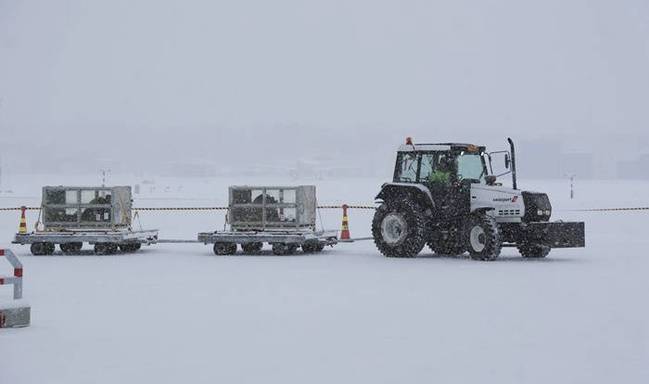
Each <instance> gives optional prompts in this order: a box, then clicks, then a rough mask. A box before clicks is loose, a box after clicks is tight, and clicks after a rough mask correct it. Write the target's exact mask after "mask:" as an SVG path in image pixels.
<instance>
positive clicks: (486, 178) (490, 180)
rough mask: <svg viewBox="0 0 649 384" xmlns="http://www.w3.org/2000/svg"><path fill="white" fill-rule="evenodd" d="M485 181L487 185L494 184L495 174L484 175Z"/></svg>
mask: <svg viewBox="0 0 649 384" xmlns="http://www.w3.org/2000/svg"><path fill="white" fill-rule="evenodd" d="M485 181H486V182H487V185H494V184H496V176H494V175H489V176H486V177H485Z"/></svg>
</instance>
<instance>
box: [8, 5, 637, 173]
mask: <svg viewBox="0 0 649 384" xmlns="http://www.w3.org/2000/svg"><path fill="white" fill-rule="evenodd" d="M648 11H649V4H647V3H646V2H643V1H623V2H620V3H610V2H606V1H595V2H593V1H572V2H562V1H549V2H543V3H542V4H538V3H528V2H523V3H522V2H517V1H490V2H472V1H462V2H453V3H436V4H430V3H429V2H425V1H406V2H404V1H354V2H347V1H327V2H313V3H309V4H305V3H303V2H299V1H278V2H272V3H267V2H263V1H249V2H237V3H233V4H231V3H224V2H217V3H213V2H207V1H206V2H201V1H194V2H155V1H138V2H127V1H112V2H104V3H97V2H93V3H87V2H82V1H68V2H56V3H51V2H42V1H27V2H12V1H0V57H2V58H3V59H2V60H0V132H1V136H0V145H2V147H3V151H2V162H3V167H4V173H5V174H7V173H11V172H14V173H25V172H61V173H66V172H68V171H69V172H78V171H79V170H83V169H99V168H100V167H103V166H105V165H106V164H110V163H119V164H120V167H121V168H122V169H129V168H131V167H132V168H133V169H134V170H142V168H145V169H150V170H151V172H156V171H157V169H158V168H157V167H158V165H160V164H162V163H174V162H175V163H200V162H205V163H210V164H216V165H222V166H223V167H224V168H235V169H236V168H241V169H246V168H247V167H250V166H254V165H259V164H263V165H269V166H275V167H283V166H287V164H289V165H290V164H295V163H296V162H298V161H306V160H310V159H313V158H316V157H323V156H324V157H328V158H333V159H341V158H342V159H345V162H346V163H349V164H351V166H359V167H370V166H374V165H372V164H379V165H376V167H377V169H379V170H380V169H383V167H385V166H386V165H387V166H389V165H390V164H391V163H392V162H393V158H394V151H395V148H396V147H397V146H398V145H399V144H400V143H402V142H403V140H404V138H405V137H406V136H413V137H414V138H415V140H416V141H417V140H419V141H425V142H447V141H459V142H472V143H476V144H484V145H487V146H488V148H489V149H491V150H499V149H504V148H505V145H506V142H505V139H506V137H508V136H511V137H513V138H514V139H515V140H516V142H517V143H519V144H521V151H520V153H519V157H520V158H521V162H527V163H528V164H532V168H541V167H542V166H543V163H544V162H545V161H547V159H545V158H543V157H541V156H542V155H543V151H542V149H543V148H539V149H538V151H531V150H533V149H534V148H533V147H534V145H533V143H534V142H536V141H540V142H545V143H546V144H547V145H546V147H552V145H553V144H552V143H553V142H554V143H559V144H560V145H561V147H562V148H559V149H558V150H559V151H560V152H562V153H582V154H583V153H585V154H593V156H594V157H603V159H599V160H598V159H595V160H593V161H594V164H593V172H595V175H594V176H593V177H597V176H598V175H600V176H601V177H615V176H616V175H617V174H618V172H617V171H611V170H607V168H606V166H607V165H601V164H599V163H600V162H604V161H611V160H614V161H616V162H623V161H636V162H637V161H640V160H641V159H642V156H647V154H648V153H649V150H647V149H646V148H647V145H648V144H649V132H648V130H647V126H648V125H649V124H648V123H649V111H648V110H647V108H646V104H647V103H646V101H647V100H648V99H649V97H648V96H649V71H648V70H647V68H649V37H648V36H649V23H648V21H649V12H648ZM548 143H549V144H548ZM528 148H531V150H530V151H528V150H527V149H528ZM602 148H606V149H607V155H606V156H601V153H602ZM609 151H612V152H613V153H608V152H609ZM537 152H538V153H537ZM546 152H547V151H546ZM532 156H534V157H532ZM81 162H83V164H79V166H78V167H77V169H75V163H81ZM334 163H335V161H334ZM530 176H532V177H533V176H535V174H531V175H530ZM642 177H649V176H642Z"/></svg>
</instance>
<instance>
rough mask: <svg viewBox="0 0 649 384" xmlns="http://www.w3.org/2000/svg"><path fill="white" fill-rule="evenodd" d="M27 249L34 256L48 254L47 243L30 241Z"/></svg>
mask: <svg viewBox="0 0 649 384" xmlns="http://www.w3.org/2000/svg"><path fill="white" fill-rule="evenodd" d="M29 250H30V251H31V252H32V255H34V256H43V255H47V254H48V247H47V243H32V245H31V246H30V247H29Z"/></svg>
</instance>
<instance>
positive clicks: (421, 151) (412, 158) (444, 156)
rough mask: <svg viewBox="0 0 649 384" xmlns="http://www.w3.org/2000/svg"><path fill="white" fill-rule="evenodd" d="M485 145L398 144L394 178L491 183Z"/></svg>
mask: <svg viewBox="0 0 649 384" xmlns="http://www.w3.org/2000/svg"><path fill="white" fill-rule="evenodd" d="M488 158H489V154H487V153H486V152H485V147H479V146H475V145H473V144H453V143H446V144H417V145H415V144H413V143H412V140H411V139H410V138H408V140H407V141H406V144H405V145H402V146H400V147H399V151H398V152H397V161H396V166H395V169H394V178H393V182H395V183H418V184H424V185H426V186H435V185H439V186H451V185H458V184H474V183H478V184H492V183H493V181H495V180H493V181H492V178H491V177H489V176H490V175H489V172H488V168H487V164H488V163H487V162H488Z"/></svg>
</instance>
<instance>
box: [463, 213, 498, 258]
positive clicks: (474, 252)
mask: <svg viewBox="0 0 649 384" xmlns="http://www.w3.org/2000/svg"><path fill="white" fill-rule="evenodd" d="M466 246H467V248H468V249H469V253H470V254H471V258H472V259H474V260H485V261H493V260H496V259H497V258H498V256H499V255H500V248H501V241H500V232H499V231H498V224H497V223H496V220H495V219H494V218H493V217H491V216H488V215H486V214H484V213H481V214H479V215H475V216H473V217H472V218H471V220H469V223H468V225H467V227H466Z"/></svg>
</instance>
